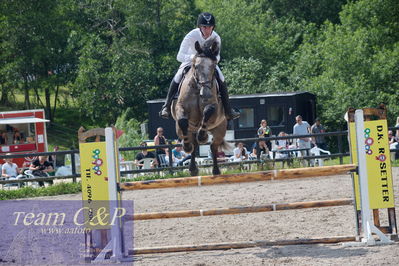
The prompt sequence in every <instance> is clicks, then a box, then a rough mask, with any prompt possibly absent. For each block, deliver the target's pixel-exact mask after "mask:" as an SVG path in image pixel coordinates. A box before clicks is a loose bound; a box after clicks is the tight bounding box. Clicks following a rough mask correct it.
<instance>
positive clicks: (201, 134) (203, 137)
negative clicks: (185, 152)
mask: <svg viewBox="0 0 399 266" xmlns="http://www.w3.org/2000/svg"><path fill="white" fill-rule="evenodd" d="M197 141H198V143H199V144H205V143H207V142H208V133H206V131H205V130H200V131H198V134H197Z"/></svg>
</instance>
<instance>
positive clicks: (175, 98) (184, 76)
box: [173, 66, 221, 100]
mask: <svg viewBox="0 0 399 266" xmlns="http://www.w3.org/2000/svg"><path fill="white" fill-rule="evenodd" d="M190 68H191V66H186V67H185V68H184V70H183V75H182V79H181V81H180V83H179V87H178V90H177V92H176V93H175V95H174V96H173V100H177V98H179V95H180V88H181V86H182V84H183V81H184V79H185V78H186V74H187V73H188V71H190ZM216 81H217V82H216V89H217V93H218V97H219V98H220V97H221V96H220V91H219V87H220V85H219V78H218V75H217V72H216Z"/></svg>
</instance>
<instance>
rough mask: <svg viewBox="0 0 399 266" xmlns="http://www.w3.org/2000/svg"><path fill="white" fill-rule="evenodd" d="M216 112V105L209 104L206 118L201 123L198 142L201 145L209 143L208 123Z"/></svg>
mask: <svg viewBox="0 0 399 266" xmlns="http://www.w3.org/2000/svg"><path fill="white" fill-rule="evenodd" d="M215 111H216V105H215V104H209V105H207V106H205V108H204V117H203V119H202V121H201V127H200V129H199V130H198V134H197V140H198V143H199V144H204V143H207V142H208V121H209V119H210V118H211V116H212V115H213V114H214V113H215Z"/></svg>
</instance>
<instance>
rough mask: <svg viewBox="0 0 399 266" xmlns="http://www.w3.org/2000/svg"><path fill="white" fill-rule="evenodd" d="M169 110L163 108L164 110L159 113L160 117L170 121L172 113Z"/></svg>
mask: <svg viewBox="0 0 399 266" xmlns="http://www.w3.org/2000/svg"><path fill="white" fill-rule="evenodd" d="M168 109H169V108H168V107H166V106H164V107H162V110H161V111H160V112H159V116H160V117H161V118H163V119H169V118H170V111H169V110H168Z"/></svg>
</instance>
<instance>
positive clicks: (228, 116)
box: [225, 109, 241, 120]
mask: <svg viewBox="0 0 399 266" xmlns="http://www.w3.org/2000/svg"><path fill="white" fill-rule="evenodd" d="M225 115H226V119H227V120H234V119H237V118H239V117H240V115H241V113H240V112H236V111H235V110H234V109H231V111H230V112H229V113H226V114H225Z"/></svg>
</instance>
